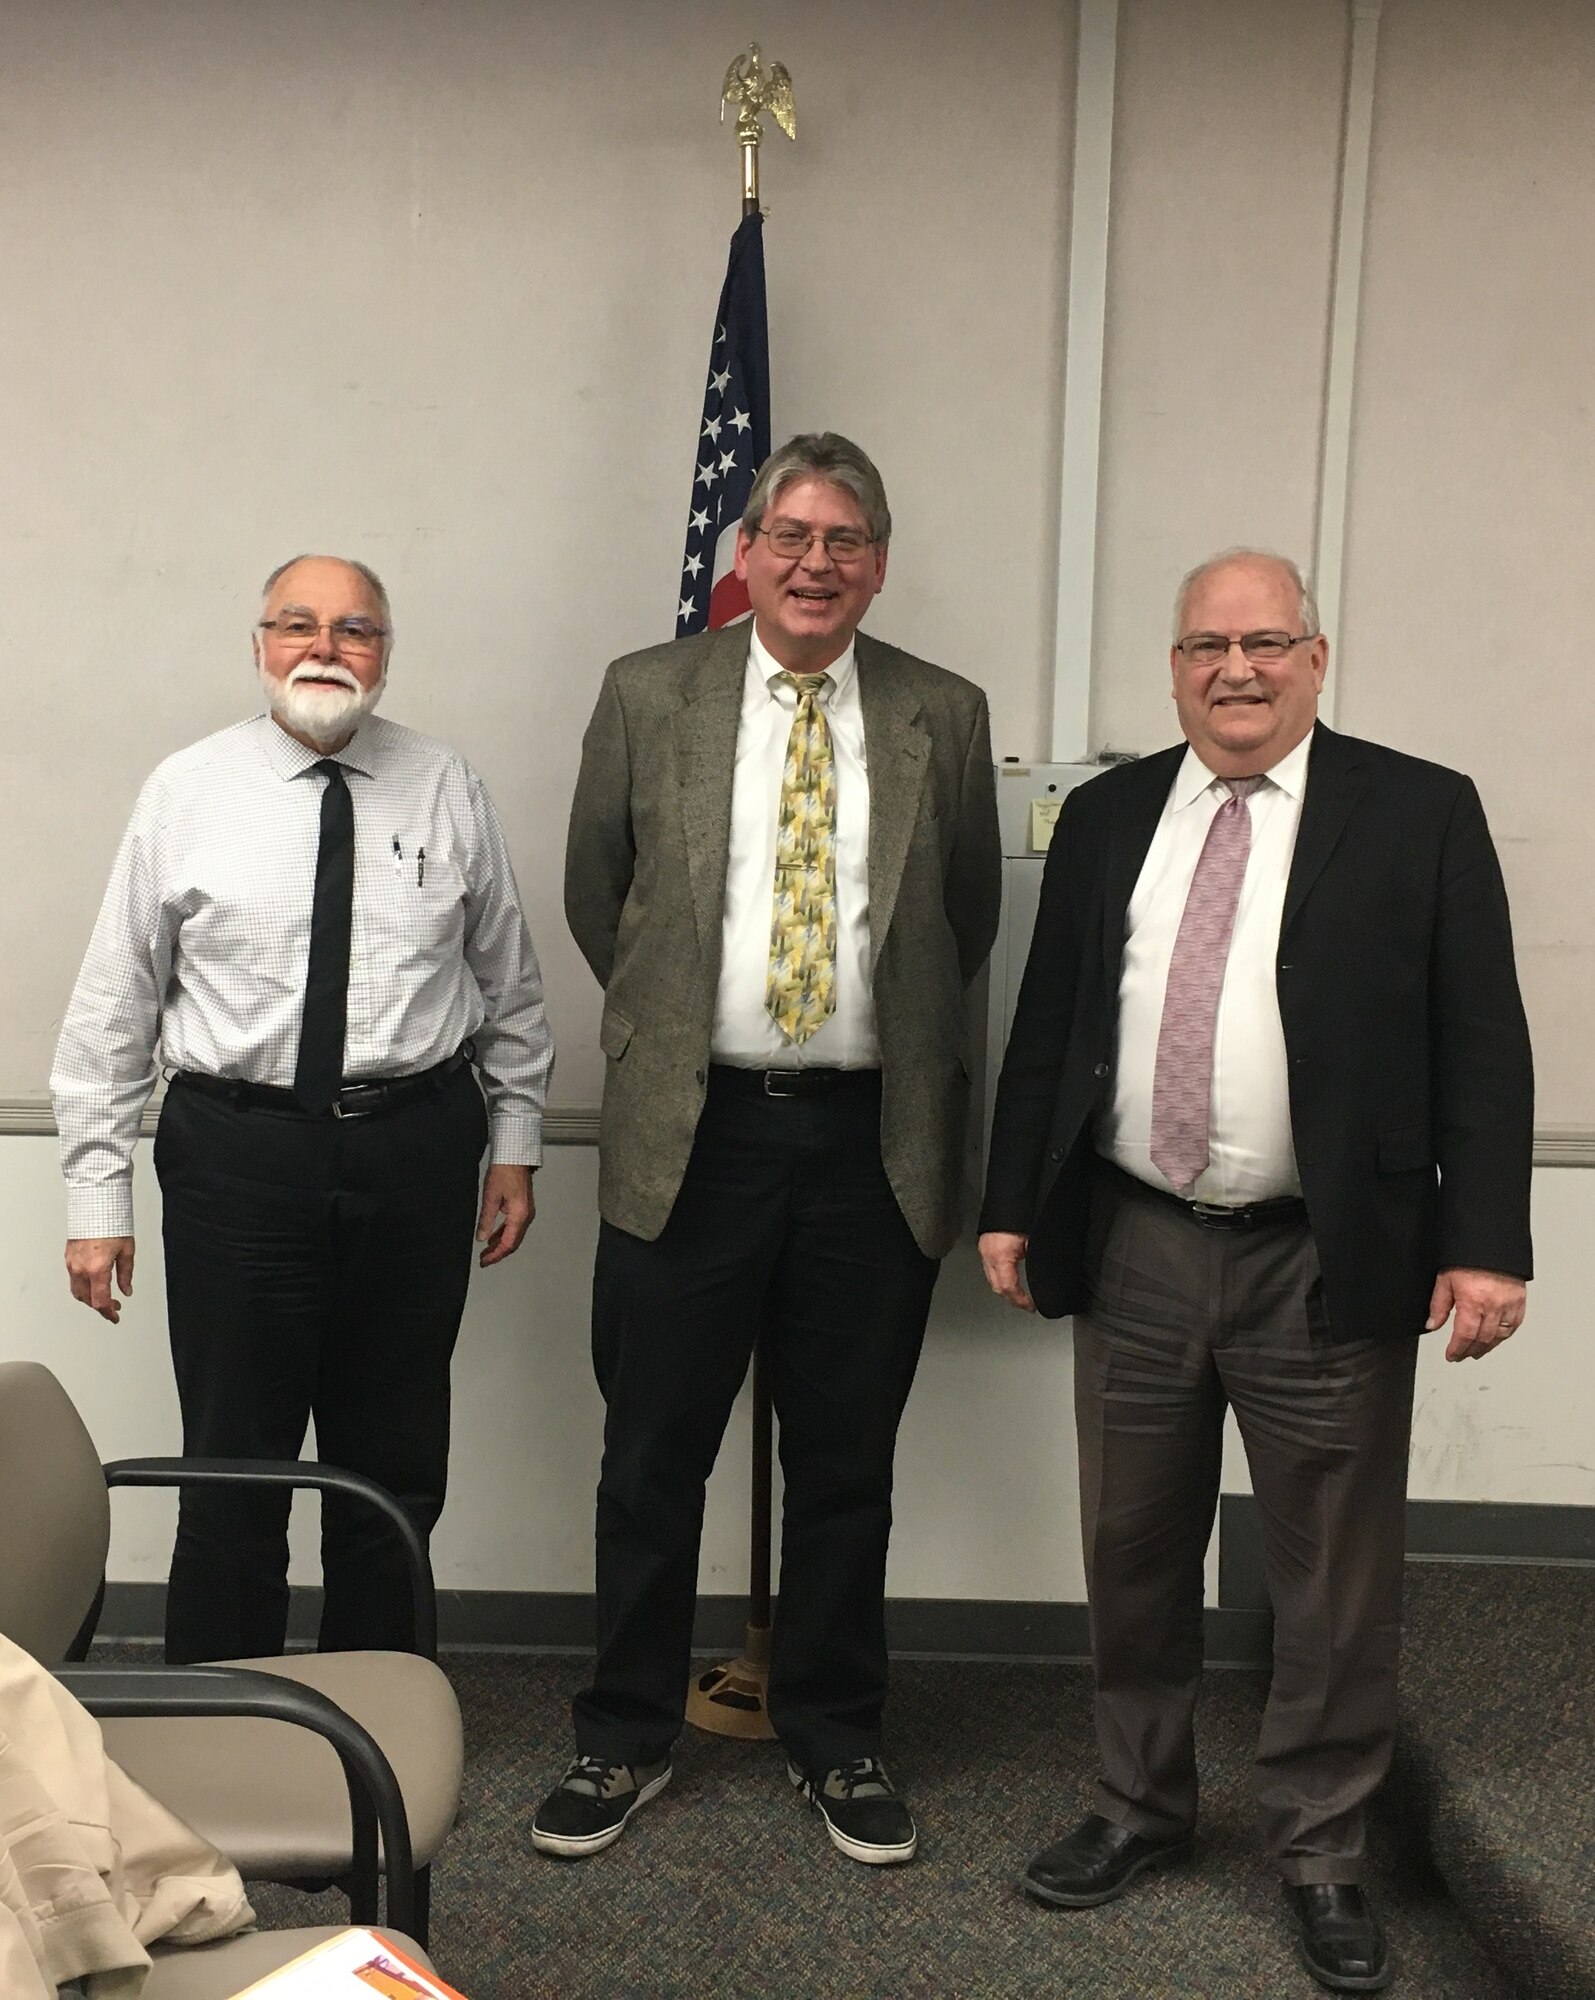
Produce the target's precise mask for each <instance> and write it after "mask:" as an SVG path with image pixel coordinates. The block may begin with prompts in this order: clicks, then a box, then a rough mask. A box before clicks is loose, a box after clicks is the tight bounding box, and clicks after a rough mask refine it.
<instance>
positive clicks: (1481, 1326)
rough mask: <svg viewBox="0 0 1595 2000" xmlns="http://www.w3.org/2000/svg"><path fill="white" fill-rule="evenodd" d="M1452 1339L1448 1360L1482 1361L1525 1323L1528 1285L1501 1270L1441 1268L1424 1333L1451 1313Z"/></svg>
mask: <svg viewBox="0 0 1595 2000" xmlns="http://www.w3.org/2000/svg"><path fill="white" fill-rule="evenodd" d="M1453 1307H1454V1308H1455V1310H1456V1319H1455V1320H1454V1321H1453V1322H1452V1326H1451V1339H1450V1342H1449V1343H1448V1345H1447V1347H1446V1351H1445V1358H1446V1360H1447V1361H1481V1360H1482V1359H1483V1358H1484V1356H1485V1355H1486V1354H1488V1353H1489V1352H1490V1350H1491V1348H1493V1347H1499V1346H1500V1344H1501V1342H1502V1341H1503V1340H1510V1339H1511V1337H1512V1335H1513V1334H1514V1333H1516V1332H1517V1330H1518V1328H1519V1327H1520V1326H1521V1325H1522V1324H1523V1316H1524V1314H1525V1312H1526V1311H1527V1309H1528V1288H1527V1286H1525V1284H1524V1283H1523V1280H1522V1279H1521V1278H1508V1277H1505V1276H1503V1274H1502V1273H1501V1272H1499V1271H1469V1270H1463V1269H1460V1268H1453V1269H1451V1270H1449V1271H1442V1272H1441V1273H1440V1275H1439V1277H1438V1278H1436V1279H1435V1281H1434V1295H1433V1297H1432V1298H1431V1299H1430V1300H1429V1323H1428V1325H1427V1326H1426V1327H1425V1328H1424V1332H1425V1333H1433V1332H1434V1330H1435V1328H1436V1327H1441V1326H1444V1325H1445V1323H1446V1321H1447V1320H1448V1319H1449V1318H1450V1317H1451V1312H1452V1309H1453Z"/></svg>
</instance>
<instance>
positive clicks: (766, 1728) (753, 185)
mask: <svg viewBox="0 0 1595 2000" xmlns="http://www.w3.org/2000/svg"><path fill="white" fill-rule="evenodd" d="M728 104H729V105H735V106H736V107H737V143H738V144H739V146H740V147H741V149H742V219H743V221H744V222H746V221H747V220H748V218H749V217H750V216H754V215H757V214H758V213H759V144H760V141H761V140H762V139H763V137H764V128H763V125H762V123H761V122H760V121H761V114H762V113H764V112H768V113H769V114H770V116H771V117H773V118H774V119H775V122H776V123H777V125H779V126H780V128H781V130H782V131H783V132H784V133H785V134H786V136H787V137H788V138H789V139H795V138H796V137H797V114H796V109H795V106H794V104H793V101H792V79H791V77H790V76H789V75H788V74H787V72H786V69H785V68H784V67H783V65H782V64H780V63H771V64H770V65H769V66H768V68H766V66H765V64H764V61H763V58H762V57H761V56H760V54H759V45H758V43H757V42H755V43H754V44H753V46H752V47H751V48H750V49H749V50H748V52H747V54H746V55H742V56H738V57H737V59H736V61H735V62H733V63H732V65H731V67H730V69H729V70H727V72H726V79H725V84H724V87H723V88H722V90H721V94H720V122H721V123H722V124H724V123H725V114H726V106H727V105H728ZM711 365H712V364H711ZM683 601H684V602H685V600H683ZM774 1429H775V1426H774V1415H773V1410H772V1407H771V1400H770V1374H769V1364H768V1361H767V1359H766V1354H765V1339H764V1330H763V1328H762V1327H761V1328H760V1329H759V1332H758V1334H757V1335H756V1337H755V1340H754V1346H753V1424H752V1433H753V1434H752V1439H751V1459H752V1463H751V1468H750V1474H751V1476H750V1482H749V1505H748V1512H749V1543H748V1614H747V1629H746V1634H745V1637H744V1640H743V1649H742V1655H741V1657H740V1658H739V1659H735V1660H728V1661H725V1662H723V1663H722V1664H721V1665H719V1666H714V1667H710V1668H708V1669H707V1671H705V1672H703V1673H697V1674H694V1675H693V1677H692V1680H691V1682H690V1684H689V1686H688V1689H687V1720H688V1721H689V1722H691V1723H693V1724H695V1725H696V1726H697V1727H698V1728H699V1729H704V1730H708V1731H710V1732H711V1733H712V1734H714V1735H716V1736H735V1737H740V1738H742V1739H743V1740H744V1741H749V1742H765V1741H768V1740H769V1739H770V1738H772V1737H773V1736H774V1735H775V1730H774V1729H773V1728H772V1727H771V1724H770V1715H769V1704H768V1692H769V1680H770V1623H771V1618H770V1531H771V1514H772V1479H771V1459H772V1456H773V1442H774Z"/></svg>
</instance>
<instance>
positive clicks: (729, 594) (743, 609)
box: [709, 570, 753, 632]
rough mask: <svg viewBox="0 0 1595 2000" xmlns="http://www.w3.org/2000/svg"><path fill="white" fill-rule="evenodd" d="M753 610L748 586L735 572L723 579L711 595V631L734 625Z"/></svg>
mask: <svg viewBox="0 0 1595 2000" xmlns="http://www.w3.org/2000/svg"><path fill="white" fill-rule="evenodd" d="M752 609H753V605H752V604H751V602H750V601H749V598H748V586H747V585H746V584H745V583H744V582H743V581H742V579H741V577H740V576H738V575H737V573H736V572H735V570H733V571H732V572H731V574H730V575H729V576H723V577H721V579H720V581H719V582H718V583H717V584H716V585H715V587H714V589H713V590H711V591H710V593H709V630H710V631H711V632H717V631H719V629H720V627H721V626H722V625H734V624H735V623H736V622H737V620H738V619H739V618H746V617H747V615H748V613H749V612H750V611H751V610H752Z"/></svg>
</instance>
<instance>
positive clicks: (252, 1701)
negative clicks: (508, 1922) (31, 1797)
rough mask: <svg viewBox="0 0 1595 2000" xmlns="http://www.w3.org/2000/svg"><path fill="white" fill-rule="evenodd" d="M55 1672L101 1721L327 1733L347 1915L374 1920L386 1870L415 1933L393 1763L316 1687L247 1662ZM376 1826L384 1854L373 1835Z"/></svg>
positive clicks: (409, 1859)
mask: <svg viewBox="0 0 1595 2000" xmlns="http://www.w3.org/2000/svg"><path fill="white" fill-rule="evenodd" d="M56 1679H57V1680H58V1681H59V1682H60V1683H61V1685H62V1686H63V1687H64V1688H66V1690H67V1691H68V1693H70V1694H71V1695H73V1696H74V1697H75V1698H76V1699H77V1700H78V1701H80V1702H81V1703H82V1704H83V1706H84V1708H86V1709H87V1710H88V1712H89V1714H90V1715H92V1716H95V1717H97V1718H98V1719H100V1720H102V1721H106V1720H113V1719H115V1720H120V1719H123V1718H127V1717H132V1716H165V1717H176V1716H253V1717H257V1718H260V1719H263V1720H266V1721H272V1722H287V1723H292V1724H294V1725H296V1726H297V1727H299V1728H301V1729H309V1730H312V1731H314V1733H315V1734H316V1735H318V1736H320V1737H323V1738H324V1739H325V1740H326V1741H327V1742H328V1743H330V1744H331V1745H332V1747H333V1749H334V1750H336V1751H337V1753H338V1759H339V1762H340V1763H341V1764H342V1765H343V1773H344V1779H345V1782H346V1783H347V1785H348V1787H349V1815H350V1831H351V1851H352V1856H353V1862H352V1866H351V1869H350V1873H349V1909H350V1916H351V1917H352V1919H353V1921H354V1922H355V1923H357V1924H367V1925H369V1924H376V1923H379V1922H380V1921H381V1915H380V1901H381V1889H380V1881H381V1874H382V1873H385V1874H386V1876H387V1921H388V1924H389V1926H390V1927H391V1928H392V1929H394V1930H399V1931H406V1932H408V1933H409V1934H410V1936H412V1937H414V1936H415V1935H416V1923H417V1920H418V1917H419V1916H420V1914H421V1904H420V1900H419V1898H418V1895H417V1883H416V1874H415V1864H414V1857H413V1854H412V1852H411V1848H410V1822H409V1820H408V1818H407V1817H406V1815H405V1810H404V1799H403V1797H402V1795H401V1793H400V1791H399V1781H398V1779H397V1778H396V1777H395V1776H394V1775H393V1766H392V1765H391V1764H390V1763H389V1762H388V1760H387V1758H386V1757H385V1756H384V1755H383V1753H382V1749H381V1746H380V1745H379V1744H378V1743H377V1741H376V1739H375V1738H374V1737H373V1736H372V1735H371V1734H370V1732H369V1731H368V1730H365V1729H363V1728H362V1727H361V1726H360V1724H359V1723H358V1722H356V1721H355V1720H354V1718H353V1717H352V1716H349V1715H346V1714H345V1713H344V1711H343V1710H342V1709H341V1708H340V1707H339V1706H338V1704H337V1703H336V1702H335V1701H331V1700H329V1699H328V1698H327V1696H326V1695H324V1694H322V1693H321V1692H320V1691H319V1690H318V1689H316V1688H308V1687H304V1686H302V1685H301V1684H300V1683H299V1682H298V1681H289V1680H283V1679H281V1678H280V1677H279V1676H278V1675H276V1674H262V1673H257V1672H254V1671H252V1670H251V1669H249V1668H247V1667H165V1666H150V1667H129V1666H116V1665H101V1664H99V1663H97V1662H96V1663H95V1664H93V1665H89V1666H83V1665H73V1666H63V1667H59V1668H57V1670H56ZM379 1832H380V1834H381V1836H382V1862H383V1867H382V1869H381V1870H380V1871H379V1868H378V1861H377V1836H378V1833H379Z"/></svg>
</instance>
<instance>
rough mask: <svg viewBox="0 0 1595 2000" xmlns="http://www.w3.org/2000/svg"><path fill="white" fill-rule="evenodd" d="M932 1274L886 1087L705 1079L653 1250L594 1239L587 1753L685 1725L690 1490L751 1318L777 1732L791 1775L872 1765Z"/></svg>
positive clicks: (871, 1076)
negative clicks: (597, 1463)
mask: <svg viewBox="0 0 1595 2000" xmlns="http://www.w3.org/2000/svg"><path fill="white" fill-rule="evenodd" d="M937 1269H938V1266H937V1263H936V1260H935V1259H933V1258H930V1257H927V1256H925V1255H924V1254H923V1252H922V1251H921V1250H920V1249H919V1247H918V1246H917V1244H916V1243H915V1242H914V1239H913V1236H912V1234H911V1233H910V1231H909V1228H908V1225H907V1223H906V1222H905V1221H904V1220H903V1216H902V1211H901V1210H900V1209H899V1208H898V1206H897V1201H896V1198H895V1196H894V1195H893V1193H892V1190H891V1187H890V1185H889V1183H888V1181H887V1178H886V1173H885V1170H884V1168H883V1167H882V1165H881V1152H880V1077H879V1074H878V1073H876V1072H869V1071H855V1072H849V1073H832V1074H831V1075H830V1076H829V1077H828V1078H827V1080H826V1082H825V1083H824V1084H822V1085H820V1086H818V1087H816V1088H814V1089H813V1090H810V1091H805V1092H804V1093H803V1094H801V1095H799V1096H796V1097H792V1098H774V1097H768V1096H765V1095H763V1094H762V1090H761V1088H760V1085H759V1081H758V1079H757V1077H756V1076H755V1077H750V1076H748V1075H746V1074H744V1073H740V1072H734V1071H732V1072H727V1071H723V1070H720V1069H715V1070H712V1071H711V1072H710V1085H709V1096H708V1101H707V1103H706V1105H705V1107H704V1111H703V1115H702V1117H701V1119H700V1121H699V1125H698V1132H697V1138H696V1141H695V1143H694V1146H693V1151H692V1156H691V1159H690V1160H689V1162H688V1165H687V1172H686V1177H685V1179H684V1180H683V1182H682V1186H681V1192H680V1193H679V1195H678V1196H677V1198H676V1203H675V1206H674V1208H673V1210H672V1212H671V1215H670V1219H669V1221H668V1222H667V1223H666V1225H665V1227H664V1230H663V1231H662V1233H661V1234H660V1236H659V1237H658V1238H657V1240H656V1241H654V1242H651V1243H650V1242H645V1241H644V1240H643V1239H642V1238H640V1237H636V1236H632V1235H629V1234H627V1232H626V1231H624V1230H621V1229H616V1228H614V1227H612V1226H611V1225H609V1224H607V1223H606V1224H604V1225H603V1226H602V1229H601V1232H600V1235H599V1241H598V1255H597V1264H596V1269H595V1273H594V1280H593V1359H594V1365H595V1368H596V1371H597V1375H598V1384H599V1387H600V1388H601V1389H602V1391H603V1394H604V1399H605V1402H606V1403H607V1405H608V1415H607V1420H606V1423H605V1428H604V1460H603V1471H602V1474H601V1476H600V1480H599V1486H598V1527H597V1571H598V1575H597V1584H598V1664H597V1670H596V1673H595V1676H594V1680H593V1685H592V1686H591V1687H590V1688H588V1689H586V1690H585V1691H584V1692H583V1693H582V1694H580V1695H578V1696H577V1698H576V1701H575V1704H574V1708H573V1715H574V1721H575V1727H576V1743H577V1748H578V1749H579V1750H580V1751H582V1752H583V1753H584V1754H588V1755H594V1756H602V1757H604V1758H605V1759H606V1760H607V1761H610V1762H614V1763H638V1762H654V1761H656V1760H658V1759H659V1758H662V1757H663V1756H665V1755H666V1753H667V1752H668V1750H669V1748H670V1745H671V1744H672V1743H673V1742H674V1740H675V1738H676V1736H677V1734H678V1733H679V1731H680V1728H681V1723H682V1715H683V1710H684V1706H685V1700H686V1690H687V1679H688V1674H689V1671H690V1667H689V1660H690V1649H691V1640H692V1620H693V1609H694V1604H695V1600H696V1592H697V1577H698V1544H699V1538H700V1535H701V1532H702V1528H703V1506H704V1482H705V1481H706V1480H707V1478H708V1476H709V1473H710V1470H711V1469H712V1467H713V1465H714V1460H715V1456H716V1453H717V1452H718V1450H719V1447H720V1440H721V1437H722V1435H723V1434H724V1431H725V1427H726V1421H727V1418H728V1417H729V1415H730V1411H731V1405H732V1402H733V1400H734V1399H735V1397H736V1394H737V1391H738V1389H739V1388H740V1387H741V1384H742V1381H743V1378H744V1376H745V1375H746V1373H747V1369H748V1362H749V1358H750V1356H751V1354H752V1351H753V1342H754V1336H755V1334H756V1333H757V1332H758V1331H759V1330H760V1328H761V1327H762V1328H763V1330H764V1334H765V1338H766V1341H767V1343H768V1347H767V1352H768V1356H769V1373H770V1389H771V1400H772V1402H773V1404H774V1407H775V1413H776V1416H777V1418H778V1420H779V1423H780V1457H781V1470H782V1474H783V1477H784V1482H785V1498H784V1505H783V1510H782V1532H781V1570H780V1595H779V1601H778V1604H777V1608H776V1613H775V1627H774V1632H773V1634H772V1639H771V1653H772V1657H771V1666H770V1686H769V1705H770V1719H771V1721H772V1723H773V1724H774V1726H775V1728H776V1730H777V1732H778V1734H779V1735H780V1736H781V1738H782V1740H783V1742H784V1743H785V1745H786V1748H787V1750H788V1752H789V1754H790V1755H791V1756H792V1757H793V1758H794V1759H795V1760H796V1761H797V1762H798V1763H799V1764H800V1765H802V1766H803V1767H804V1768H805V1769H809V1770H814V1771H825V1770H829V1769H831V1768H832V1767H834V1766H836V1765H839V1764H842V1763H845V1762H847V1761H849V1760H850V1759H852V1758H855V1757H860V1756H865V1755H870V1754H873V1753H875V1752H876V1751H878V1749H879V1747H880V1729H881V1709H882V1706H883V1703H884V1701H885V1695H886V1632H885V1582H886V1548H887V1540H888V1537H889V1535H890V1532H891V1520H892V1508H891V1493H892V1457H893V1452H894V1450H895V1447H896V1441H897V1426H898V1421H899V1419H900V1418H901V1416H902V1412H903V1406H904V1404H905V1403H906V1402H907V1400H908V1391H909V1388H910V1385H911V1384H912V1382H913V1379H914V1370H915V1367H916V1365H917V1363H918V1360H919V1350H920V1346H921V1343H922V1341H923V1339H924V1332H925V1321H926V1318H927V1316H928V1314H929V1311H930V1299H931V1291H932V1288H933V1286H934V1285H935V1282H936V1273H937Z"/></svg>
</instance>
